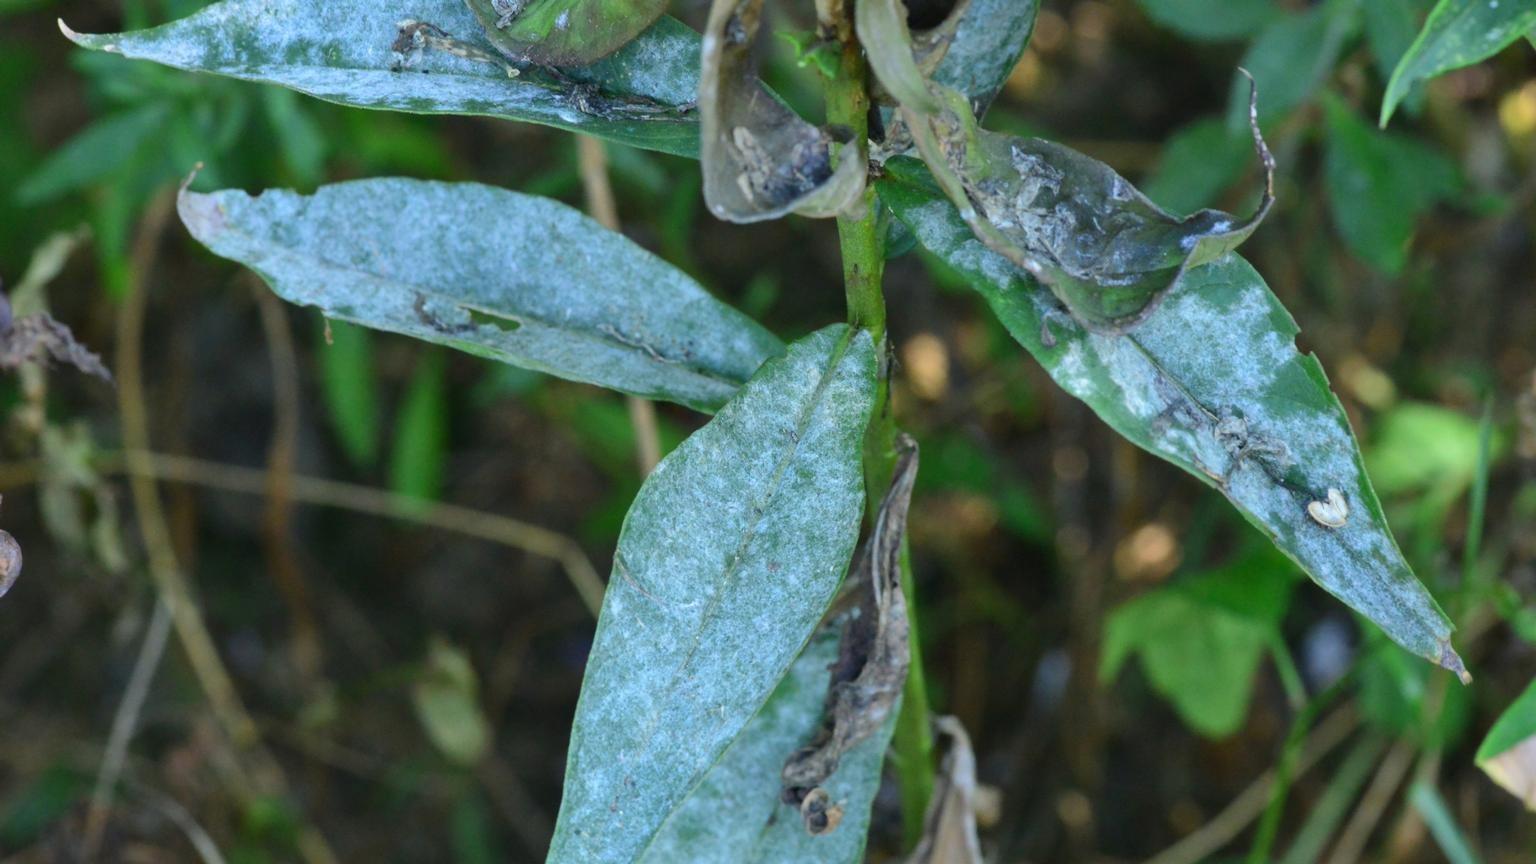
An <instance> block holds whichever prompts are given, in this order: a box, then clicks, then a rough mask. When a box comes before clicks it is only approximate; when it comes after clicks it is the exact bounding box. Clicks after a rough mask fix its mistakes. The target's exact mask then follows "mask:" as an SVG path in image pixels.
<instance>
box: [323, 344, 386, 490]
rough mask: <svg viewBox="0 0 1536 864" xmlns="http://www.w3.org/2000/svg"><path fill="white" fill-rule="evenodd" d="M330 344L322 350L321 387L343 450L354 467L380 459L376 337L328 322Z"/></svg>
mask: <svg viewBox="0 0 1536 864" xmlns="http://www.w3.org/2000/svg"><path fill="white" fill-rule="evenodd" d="M326 332H327V335H328V337H329V344H324V345H322V346H320V349H319V354H320V385H321V388H322V390H323V392H324V393H325V407H326V410H327V413H328V414H329V416H330V420H331V425H332V426H333V427H335V429H336V437H337V438H338V439H340V441H341V447H342V450H343V451H344V452H345V453H346V454H347V458H348V459H350V460H352V463H353V464H354V465H357V466H358V467H362V468H367V467H369V466H371V465H373V464H374V463H375V462H377V461H378V459H379V387H378V378H377V376H376V375H375V374H374V371H373V334H372V333H369V332H368V330H366V329H365V328H362V327H354V326H353V325H351V324H343V323H342V322H340V321H336V322H329V321H328V322H326Z"/></svg>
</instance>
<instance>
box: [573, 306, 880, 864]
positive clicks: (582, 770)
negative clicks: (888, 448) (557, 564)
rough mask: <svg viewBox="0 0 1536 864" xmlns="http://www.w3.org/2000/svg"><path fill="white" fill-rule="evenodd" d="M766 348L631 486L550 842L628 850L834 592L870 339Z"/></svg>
mask: <svg viewBox="0 0 1536 864" xmlns="http://www.w3.org/2000/svg"><path fill="white" fill-rule="evenodd" d="M847 335H848V331H847V328H846V327H845V326H843V325H836V326H833V327H829V328H827V329H825V330H821V331H819V332H817V333H814V334H812V335H811V336H808V337H806V338H805V339H802V340H801V341H799V342H797V343H795V344H794V345H792V346H791V347H790V349H789V353H788V354H786V355H785V356H784V357H782V358H779V359H776V360H773V361H770V362H769V363H768V364H766V365H765V366H764V367H763V369H762V370H761V372H759V374H758V375H757V376H755V377H754V378H753V380H752V381H751V382H749V383H748V384H747V385H746V387H744V388H743V389H742V390H741V392H740V393H739V394H738V395H737V397H736V398H734V399H733V400H732V401H731V402H730V403H729V404H728V405H726V406H725V408H723V409H721V411H720V413H719V415H717V416H716V417H715V419H714V420H713V421H711V422H710V423H709V425H707V426H705V427H704V428H703V429H702V430H700V431H699V432H697V433H695V434H694V435H693V436H692V437H690V438H689V439H688V440H687V441H685V442H684V443H683V445H682V446H681V447H679V448H678V449H677V450H675V451H674V452H673V453H672V454H671V455H669V456H668V457H667V458H666V459H665V460H664V461H663V462H662V464H661V466H659V467H658V468H657V470H656V471H655V472H654V473H653V474H652V475H651V477H650V478H649V479H648V480H647V481H646V484H645V486H644V487H643V488H642V489H641V492H640V494H639V496H637V498H636V500H635V503H634V505H633V507H632V508H631V509H630V512H629V515H628V517H626V519H625V524H624V531H623V534H622V535H621V537H620V539H619V548H618V552H617V554H616V556H615V562H614V573H613V576H612V577H611V578H610V580H609V588H608V594H607V599H606V602H605V603H604V607H603V614H602V617H601V619H600V620H599V622H598V635H597V638H596V641H595V644H594V645H593V649H592V654H591V657H590V658H589V660H588V667H587V668H588V671H587V677H586V680H585V681H584V682H583V685H582V695H581V701H580V704H579V705H578V706H577V714H576V722H575V729H574V731H573V733H572V739H571V753H570V757H569V761H568V763H567V768H566V789H565V798H564V801H563V802H562V804H561V809H560V821H559V825H558V826H557V828H556V833H555V840H554V845H553V848H552V851H551V858H552V859H555V860H581V861H630V860H633V858H634V857H635V855H637V854H638V853H639V852H640V851H641V850H643V849H644V847H645V845H646V844H647V843H648V842H649V840H650V838H651V837H652V835H653V834H654V833H655V832H656V831H657V830H658V829H659V828H660V826H661V824H662V821H663V820H664V819H665V818H666V817H667V816H668V815H669V814H670V813H672V812H673V811H674V810H675V809H676V808H677V807H678V806H680V805H681V804H682V803H683V801H684V799H685V797H686V796H687V795H688V793H689V792H690V791H691V790H692V789H693V787H694V785H695V784H696V783H697V782H698V781H699V780H700V779H701V778H702V777H703V776H704V775H705V773H706V772H707V771H708V769H709V768H710V766H711V765H712V764H714V762H715V760H716V759H717V758H718V756H719V754H720V753H721V752H722V751H723V750H724V749H725V748H726V746H727V745H728V744H729V743H730V742H731V741H732V740H733V739H735V738H736V736H737V735H738V733H739V732H740V731H741V728H742V726H743V725H745V724H746V722H747V721H748V720H749V719H750V718H751V717H752V716H753V715H754V714H755V713H756V712H757V710H758V708H759V707H760V706H761V705H762V704H763V702H764V701H765V700H766V698H767V697H768V695H769V694H770V692H771V691H772V690H773V688H774V686H775V685H776V684H777V682H778V681H779V680H780V678H781V677H782V676H783V674H784V671H785V670H786V668H787V667H788V666H789V664H790V663H791V662H792V661H793V659H794V657H795V655H796V654H797V653H798V651H799V649H800V646H802V645H803V644H804V643H805V641H806V639H807V638H808V637H809V636H810V633H811V631H812V630H813V629H814V628H815V626H816V624H817V622H818V621H819V620H820V618H821V615H822V614H823V612H824V611H825V610H826V608H827V605H828V604H829V603H830V602H831V599H832V597H833V594H834V593H835V591H836V589H837V585H838V583H839V581H840V580H841V578H842V575H843V572H844V570H845V569H846V567H847V565H848V561H849V558H850V557H851V555H852V553H853V545H854V541H855V540H856V539H857V535H858V525H859V521H860V516H861V514H862V511H863V484H862V480H861V472H860V460H859V454H860V451H861V443H862V439H863V433H864V428H865V425H866V424H867V423H868V419H869V412H870V408H871V406H872V404H873V398H874V385H875V359H874V348H873V344H872V343H871V341H870V338H869V336H868V334H867V333H863V332H860V333H858V334H856V335H854V336H853V337H852V340H851V342H849V343H847V348H846V351H843V352H842V353H841V356H839V351H840V346H841V345H842V344H844V340H845V339H846V338H847Z"/></svg>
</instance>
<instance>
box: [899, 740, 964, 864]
mask: <svg viewBox="0 0 1536 864" xmlns="http://www.w3.org/2000/svg"><path fill="white" fill-rule="evenodd" d="M934 726H935V727H936V728H937V729H938V732H939V734H940V735H944V736H946V737H948V738H949V739H950V745H949V752H948V753H947V754H946V755H945V756H944V764H943V767H942V768H941V769H940V770H939V776H938V782H937V784H936V786H935V788H934V790H933V798H932V799H931V800H930V801H929V803H928V813H927V815H926V816H925V817H924V819H923V839H922V840H920V841H919V842H918V844H917V848H916V849H914V850H912V855H911V856H910V857H908V858H907V864H981V839H980V838H979V837H977V836H976V809H977V808H976V803H977V802H976V797H977V796H976V793H977V790H976V754H975V753H974V752H972V750H971V738H970V736H969V735H967V734H965V727H964V726H962V725H960V721H959V720H958V719H956V718H954V717H940V718H938V719H937V720H935V721H934Z"/></svg>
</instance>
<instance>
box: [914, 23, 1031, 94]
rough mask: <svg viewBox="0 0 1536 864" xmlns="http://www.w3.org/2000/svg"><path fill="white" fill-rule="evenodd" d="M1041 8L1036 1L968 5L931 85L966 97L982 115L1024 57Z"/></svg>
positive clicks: (935, 71)
mask: <svg viewBox="0 0 1536 864" xmlns="http://www.w3.org/2000/svg"><path fill="white" fill-rule="evenodd" d="M1039 9H1040V2H1039V0H970V6H969V8H967V9H966V10H965V14H964V15H963V16H962V17H961V18H960V25H959V27H958V28H957V29H956V30H955V38H954V39H953V40H951V41H950V43H949V50H948V51H946V52H944V59H943V60H940V61H939V68H938V69H936V70H934V73H933V80H934V81H936V82H938V83H939V84H943V85H944V86H946V87H953V88H954V89H956V90H959V91H960V92H961V93H964V94H965V95H966V96H967V97H969V98H970V100H971V104H972V105H974V106H976V113H977V114H978V115H980V114H985V113H986V109H987V106H988V105H991V104H992V100H993V99H994V98H996V96H997V93H998V91H999V90H1001V89H1002V88H1003V82H1005V81H1007V80H1008V76H1009V75H1010V74H1011V73H1012V72H1013V67H1015V66H1017V65H1018V63H1019V58H1020V57H1022V56H1024V48H1025V46H1026V45H1028V44H1029V36H1030V34H1031V33H1032V32H1034V29H1035V13H1036V12H1038V11H1039Z"/></svg>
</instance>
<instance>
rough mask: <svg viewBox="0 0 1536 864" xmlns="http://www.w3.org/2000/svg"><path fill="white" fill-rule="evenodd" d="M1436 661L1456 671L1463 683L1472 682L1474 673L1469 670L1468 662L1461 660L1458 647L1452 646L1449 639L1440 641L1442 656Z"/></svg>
mask: <svg viewBox="0 0 1536 864" xmlns="http://www.w3.org/2000/svg"><path fill="white" fill-rule="evenodd" d="M1435 662H1436V663H1438V664H1440V666H1442V667H1443V668H1445V669H1448V670H1450V671H1451V672H1454V673H1455V674H1456V677H1457V678H1458V679H1460V680H1461V683H1462V684H1471V683H1472V673H1471V672H1468V671H1467V667H1466V664H1464V663H1462V662H1461V656H1460V655H1459V654H1457V653H1456V649H1454V648H1452V647H1451V643H1450V641H1449V640H1447V641H1445V642H1442V643H1440V656H1439V658H1437V659H1436V660H1435Z"/></svg>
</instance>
